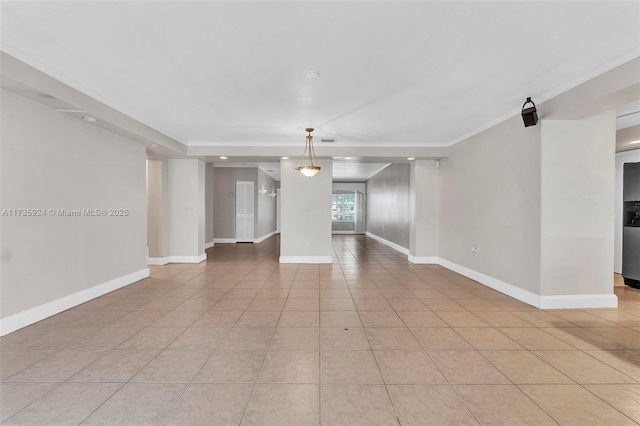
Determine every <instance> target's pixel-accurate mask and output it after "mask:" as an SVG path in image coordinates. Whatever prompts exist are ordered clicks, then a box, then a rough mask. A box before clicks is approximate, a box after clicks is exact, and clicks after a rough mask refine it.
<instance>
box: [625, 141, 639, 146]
mask: <svg viewBox="0 0 640 426" xmlns="http://www.w3.org/2000/svg"><path fill="white" fill-rule="evenodd" d="M637 143H640V141H631V142H627V144H628V145H635V144H637Z"/></svg>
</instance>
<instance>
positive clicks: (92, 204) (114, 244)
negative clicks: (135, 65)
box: [0, 89, 149, 334]
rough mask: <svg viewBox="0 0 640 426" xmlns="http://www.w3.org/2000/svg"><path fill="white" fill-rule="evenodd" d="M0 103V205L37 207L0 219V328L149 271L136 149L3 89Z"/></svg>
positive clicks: (140, 159) (141, 168) (141, 158)
mask: <svg viewBox="0 0 640 426" xmlns="http://www.w3.org/2000/svg"><path fill="white" fill-rule="evenodd" d="M0 99H1V101H0V102H1V104H0V106H1V107H0V111H1V112H0V114H1V120H2V128H1V130H0V132H1V133H0V138H1V140H2V144H1V147H0V149H1V155H0V158H1V160H0V161H1V176H0V185H1V194H2V198H1V199H0V208H1V209H22V208H24V209H29V208H30V209H44V210H43V212H45V213H46V214H44V215H42V216H37V217H33V216H31V217H24V216H21V217H16V216H3V217H1V218H0V220H1V224H0V227H1V228H2V230H1V232H2V241H1V259H2V260H1V261H2V270H1V276H0V281H1V284H0V292H1V295H0V300H1V302H0V318H1V321H2V322H1V324H0V331H1V333H2V334H6V333H7V332H11V331H13V330H15V329H17V328H21V327H24V326H26V325H28V324H31V323H33V322H36V321H39V320H41V319H43V318H46V317H47V316H50V315H53V314H55V313H58V312H60V311H63V310H65V309H68V308H70V307H72V306H75V305H77V304H79V303H82V302H85V301H87V300H90V299H92V298H94V297H97V296H100V295H101V294H104V293H106V292H109V291H112V290H115V289H116V288H119V287H122V286H124V285H127V284H130V283H132V282H134V281H136V280H139V279H141V278H144V277H145V276H148V274H149V271H148V269H147V224H146V220H147V219H146V193H145V192H146V191H145V180H146V178H145V159H146V154H145V147H144V146H143V145H141V144H139V143H136V142H133V141H131V140H128V139H125V138H123V137H121V136H118V135H115V134H113V133H110V132H108V131H105V130H103V129H100V128H98V127H97V126H94V125H91V124H89V123H85V122H83V121H82V120H79V119H77V118H73V117H71V116H68V115H65V114H62V113H59V112H56V111H54V110H52V109H49V108H47V107H44V106H42V105H40V104H38V103H35V102H33V101H31V100H28V99H25V98H23V97H20V96H18V95H16V94H14V93H12V92H9V91H6V90H4V89H3V90H2V92H1V96H0ZM83 209H106V211H107V214H106V216H103V215H102V213H100V216H93V215H90V214H92V213H91V212H89V215H88V214H87V213H86V211H83ZM94 212H95V211H94Z"/></svg>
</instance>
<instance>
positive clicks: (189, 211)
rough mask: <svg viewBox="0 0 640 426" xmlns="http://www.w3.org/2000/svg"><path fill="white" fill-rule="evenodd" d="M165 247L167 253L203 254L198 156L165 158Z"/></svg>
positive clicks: (201, 168) (201, 176) (201, 175)
mask: <svg viewBox="0 0 640 426" xmlns="http://www.w3.org/2000/svg"><path fill="white" fill-rule="evenodd" d="M168 162H169V194H170V197H171V210H170V216H169V247H170V249H169V251H170V254H171V256H180V257H191V258H192V259H191V260H189V259H180V260H182V261H195V260H196V259H195V258H197V257H201V256H202V255H203V254H204V226H205V225H204V210H205V209H204V207H205V191H204V174H205V172H204V163H203V162H202V161H200V160H183V159H169V160H168Z"/></svg>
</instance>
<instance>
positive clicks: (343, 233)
mask: <svg viewBox="0 0 640 426" xmlns="http://www.w3.org/2000/svg"><path fill="white" fill-rule="evenodd" d="M331 233H332V234H333V235H356V231H331Z"/></svg>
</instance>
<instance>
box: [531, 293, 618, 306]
mask: <svg viewBox="0 0 640 426" xmlns="http://www.w3.org/2000/svg"><path fill="white" fill-rule="evenodd" d="M540 299H541V300H540V306H539V307H540V308H541V309H571V308H580V309H586V308H617V307H618V296H616V295H615V294H566V295H560V296H540Z"/></svg>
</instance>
